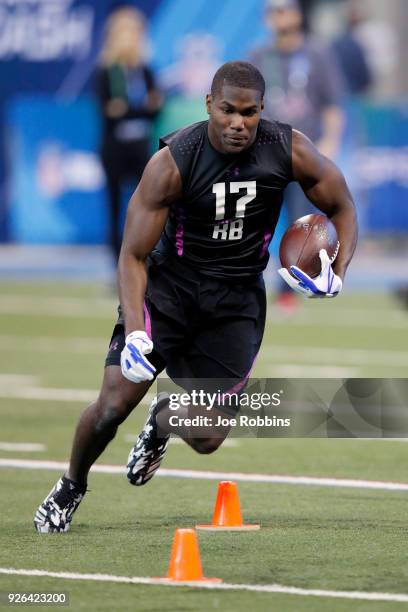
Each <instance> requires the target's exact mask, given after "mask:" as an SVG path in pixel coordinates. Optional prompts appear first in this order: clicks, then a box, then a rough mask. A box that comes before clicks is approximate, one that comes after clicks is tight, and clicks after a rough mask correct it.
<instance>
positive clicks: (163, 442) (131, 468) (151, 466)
mask: <svg viewBox="0 0 408 612" xmlns="http://www.w3.org/2000/svg"><path fill="white" fill-rule="evenodd" d="M168 403H169V396H168V394H167V393H159V394H158V395H157V397H155V398H154V400H153V401H152V404H151V406H150V408H149V413H148V418H147V421H146V423H145V426H144V427H143V430H142V433H141V434H140V435H139V437H138V439H137V440H136V444H135V445H134V447H133V448H132V450H131V451H130V453H129V457H128V463H127V477H128V480H129V482H130V484H132V485H135V486H137V487H140V486H142V485H144V484H146V482H148V481H149V480H150V479H151V478H153V476H154V475H155V473H156V472H157V470H158V469H159V467H160V464H161V462H162V459H163V457H164V454H165V452H166V449H167V445H168V443H169V439H170V434H167V435H165V436H164V437H161V438H159V437H158V425H157V422H156V416H157V414H158V413H159V412H160V410H162V409H163V408H164V407H165V406H167V405H168Z"/></svg>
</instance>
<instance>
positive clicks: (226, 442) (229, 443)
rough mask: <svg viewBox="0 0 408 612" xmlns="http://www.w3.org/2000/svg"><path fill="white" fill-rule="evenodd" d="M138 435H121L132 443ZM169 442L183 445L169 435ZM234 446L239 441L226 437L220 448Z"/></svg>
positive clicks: (179, 439)
mask: <svg viewBox="0 0 408 612" xmlns="http://www.w3.org/2000/svg"><path fill="white" fill-rule="evenodd" d="M138 435H139V434H138V433H137V434H125V435H124V436H123V439H124V441H125V442H131V443H132V444H134V443H135V442H136V440H137V437H138ZM170 444H171V445H173V444H175V445H176V446H179V445H180V446H182V445H183V446H184V444H185V442H184V440H182V439H181V438H173V437H171V438H170ZM236 446H239V441H238V440H237V439H236V438H227V439H226V440H224V442H223V443H222V448H235V447H236Z"/></svg>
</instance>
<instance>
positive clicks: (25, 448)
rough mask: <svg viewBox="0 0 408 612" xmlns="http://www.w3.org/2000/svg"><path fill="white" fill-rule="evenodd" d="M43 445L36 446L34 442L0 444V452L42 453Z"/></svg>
mask: <svg viewBox="0 0 408 612" xmlns="http://www.w3.org/2000/svg"><path fill="white" fill-rule="evenodd" d="M46 448H47V447H46V446H45V444H37V443H36V442H0V450H2V451H11V452H15V451H17V452H20V453H31V452H34V453H35V452H37V453H38V452H42V451H45V450H46Z"/></svg>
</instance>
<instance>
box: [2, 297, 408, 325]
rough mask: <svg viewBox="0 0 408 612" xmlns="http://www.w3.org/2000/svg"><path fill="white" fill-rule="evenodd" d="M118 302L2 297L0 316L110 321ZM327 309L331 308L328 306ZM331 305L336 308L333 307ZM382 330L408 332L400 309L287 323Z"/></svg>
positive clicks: (316, 314)
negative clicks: (44, 316)
mask: <svg viewBox="0 0 408 612" xmlns="http://www.w3.org/2000/svg"><path fill="white" fill-rule="evenodd" d="M116 305H117V300H116V299H115V298H112V299H111V298H100V297H99V298H98V297H92V296H89V297H69V296H67V297H63V296H45V297H43V296H41V295H33V294H28V295H24V294H21V295H18V294H17V295H16V294H5V293H4V294H1V301H0V313H1V314H15V315H28V316H29V315H34V316H37V315H40V316H42V315H50V316H55V317H60V316H62V317H87V318H98V319H110V318H112V319H113V318H114V317H115V308H116ZM330 306H332V305H331V304H330ZM333 306H335V305H334V304H333ZM385 317H386V323H384V327H387V328H388V329H390V328H392V329H407V328H408V320H407V317H406V313H405V312H404V311H403V310H399V309H395V308H391V309H389V310H388V309H385V308H384V309H376V310H374V311H372V310H370V311H369V312H367V311H366V310H363V309H361V308H360V309H357V308H350V309H346V310H344V309H342V308H337V307H336V308H333V307H331V308H327V309H325V310H322V309H319V310H317V309H316V310H314V311H313V310H304V311H300V312H299V313H296V314H295V315H294V316H293V317H291V318H290V319H289V320H287V321H286V322H287V323H288V324H290V326H293V325H299V326H302V325H305V326H309V325H312V326H314V325H316V324H322V323H324V324H326V325H330V326H341V327H343V326H349V327H374V328H377V327H378V322H379V321H381V320H385ZM268 320H269V321H270V322H271V323H277V324H278V323H279V324H281V323H282V317H280V316H279V313H278V312H277V311H276V309H275V308H274V306H273V304H271V306H270V307H269V314H268Z"/></svg>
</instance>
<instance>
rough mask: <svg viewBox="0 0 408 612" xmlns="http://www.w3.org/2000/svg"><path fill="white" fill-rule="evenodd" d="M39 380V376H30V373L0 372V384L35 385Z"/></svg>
mask: <svg viewBox="0 0 408 612" xmlns="http://www.w3.org/2000/svg"><path fill="white" fill-rule="evenodd" d="M39 380H40V377H39V376H32V375H31V374H0V386H1V385H7V386H13V387H15V386H17V387H19V386H20V385H35V384H37V383H38V382H39Z"/></svg>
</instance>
